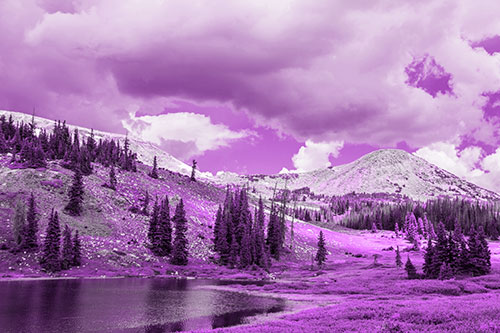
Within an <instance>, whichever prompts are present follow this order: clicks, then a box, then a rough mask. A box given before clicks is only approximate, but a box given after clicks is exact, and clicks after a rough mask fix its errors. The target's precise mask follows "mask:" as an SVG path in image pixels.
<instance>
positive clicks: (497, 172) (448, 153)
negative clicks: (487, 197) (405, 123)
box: [414, 142, 500, 193]
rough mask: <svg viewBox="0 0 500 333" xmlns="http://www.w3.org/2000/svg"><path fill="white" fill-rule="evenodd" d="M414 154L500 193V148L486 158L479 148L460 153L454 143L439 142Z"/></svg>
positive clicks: (475, 147) (471, 147)
mask: <svg viewBox="0 0 500 333" xmlns="http://www.w3.org/2000/svg"><path fill="white" fill-rule="evenodd" d="M414 154H415V155H417V156H419V157H421V158H423V159H425V160H426V161H428V162H430V163H432V164H435V165H437V166H438V167H440V168H442V169H444V170H447V171H449V172H451V173H453V174H455V175H457V176H459V177H461V178H464V179H466V180H468V181H470V182H472V183H474V184H476V185H479V186H481V187H484V188H486V189H489V190H492V191H495V192H498V193H500V148H497V150H496V151H495V152H493V153H492V154H489V155H486V156H484V152H483V150H482V149H481V147H478V146H469V147H467V148H465V149H463V150H461V151H460V150H459V149H458V148H457V147H456V145H455V144H454V143H450V142H437V143H433V144H431V145H430V146H427V147H423V148H421V149H419V150H417V151H416V152H415V153H414Z"/></svg>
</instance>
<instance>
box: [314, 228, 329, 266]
mask: <svg viewBox="0 0 500 333" xmlns="http://www.w3.org/2000/svg"><path fill="white" fill-rule="evenodd" d="M326 254H327V251H326V247H325V237H324V235H323V231H320V232H319V237H318V251H317V252H316V257H315V258H314V259H315V260H316V262H317V263H318V266H319V267H320V268H321V267H323V263H324V262H325V260H326Z"/></svg>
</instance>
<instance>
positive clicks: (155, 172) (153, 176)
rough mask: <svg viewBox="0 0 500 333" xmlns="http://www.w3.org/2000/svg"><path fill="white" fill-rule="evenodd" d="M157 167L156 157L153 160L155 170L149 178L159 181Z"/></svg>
mask: <svg viewBox="0 0 500 333" xmlns="http://www.w3.org/2000/svg"><path fill="white" fill-rule="evenodd" d="M157 167H158V166H157V163H156V156H155V157H154V159H153V169H152V170H151V172H150V173H149V177H151V178H154V179H158V171H157Z"/></svg>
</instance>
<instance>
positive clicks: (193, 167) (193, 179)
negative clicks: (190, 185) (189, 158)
mask: <svg viewBox="0 0 500 333" xmlns="http://www.w3.org/2000/svg"><path fill="white" fill-rule="evenodd" d="M197 164H198V163H197V162H196V160H193V164H192V165H191V180H192V181H196V178H195V173H196V165H197Z"/></svg>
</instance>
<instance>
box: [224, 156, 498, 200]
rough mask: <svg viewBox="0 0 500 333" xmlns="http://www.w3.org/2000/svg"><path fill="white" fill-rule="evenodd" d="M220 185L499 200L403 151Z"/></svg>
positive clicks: (228, 178) (227, 179) (232, 178)
mask: <svg viewBox="0 0 500 333" xmlns="http://www.w3.org/2000/svg"><path fill="white" fill-rule="evenodd" d="M217 179H218V181H219V182H221V183H234V184H241V185H243V184H249V185H250V186H251V187H255V188H256V190H257V191H258V192H267V193H269V192H270V191H272V189H273V188H274V186H275V185H276V184H277V186H278V188H284V186H285V184H286V186H287V188H289V189H292V190H296V189H300V188H305V187H308V188H309V189H310V191H311V192H313V193H315V194H325V195H342V194H346V193H351V192H356V193H363V192H364V193H399V194H402V195H406V196H408V197H411V198H413V199H417V200H426V199H429V198H435V197H438V196H464V197H468V198H474V199H485V200H498V199H500V196H499V195H498V194H497V193H495V192H492V191H489V190H486V189H484V188H481V187H479V186H477V185H474V184H472V183H470V182H468V181H466V180H464V179H461V178H459V177H457V176H455V175H453V174H451V173H449V172H447V171H445V170H443V169H440V168H439V167H437V166H435V165H433V164H431V163H429V162H427V161H425V160H424V159H422V158H420V157H417V156H415V155H413V154H410V153H408V152H406V151H404V150H398V149H382V150H377V151H374V152H371V153H369V154H367V155H365V156H363V157H361V158H359V159H358V160H356V161H354V162H352V163H349V164H344V165H339V166H335V167H329V168H325V169H319V170H315V171H311V172H305V173H287V174H279V175H251V176H239V175H236V174H231V173H220V174H218V177H217Z"/></svg>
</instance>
